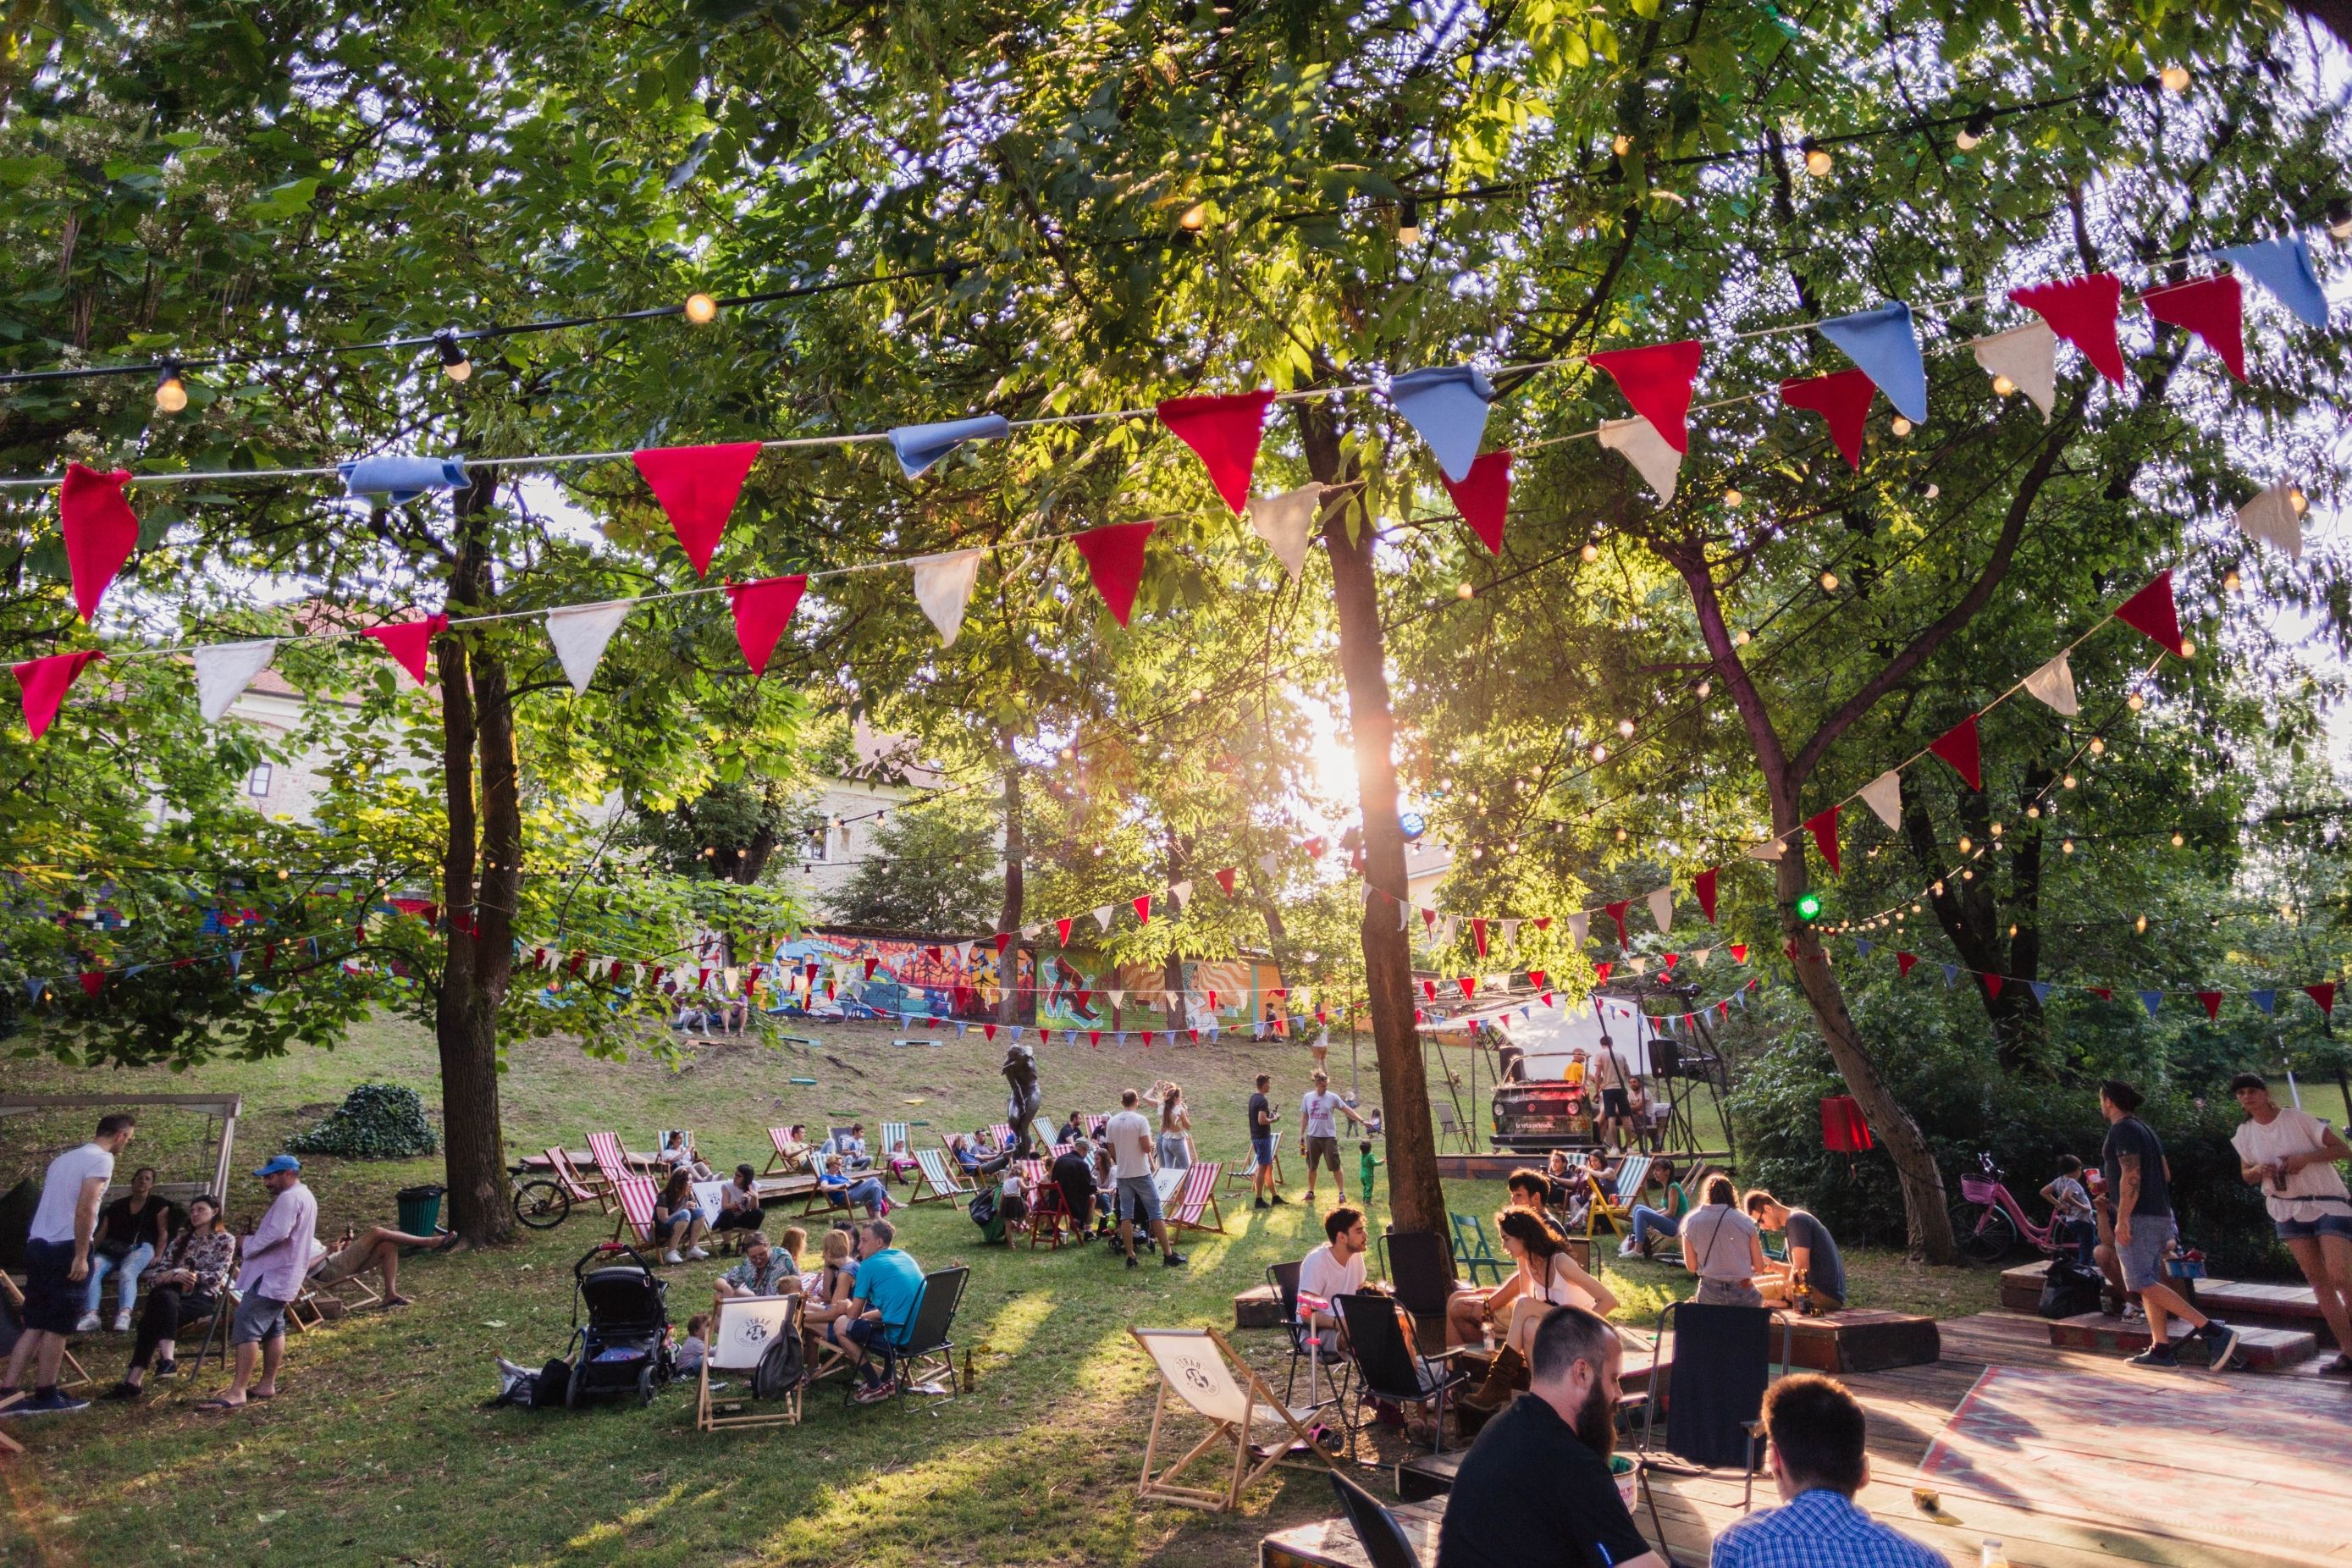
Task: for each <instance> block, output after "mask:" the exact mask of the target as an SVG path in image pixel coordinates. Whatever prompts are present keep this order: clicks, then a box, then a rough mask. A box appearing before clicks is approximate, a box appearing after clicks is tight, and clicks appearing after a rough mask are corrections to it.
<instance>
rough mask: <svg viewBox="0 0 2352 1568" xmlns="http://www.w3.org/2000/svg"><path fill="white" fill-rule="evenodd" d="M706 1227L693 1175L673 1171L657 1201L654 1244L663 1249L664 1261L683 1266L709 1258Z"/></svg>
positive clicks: (655, 1203) (655, 1204)
mask: <svg viewBox="0 0 2352 1568" xmlns="http://www.w3.org/2000/svg"><path fill="white" fill-rule="evenodd" d="M704 1228H705V1227H704V1226H703V1222H702V1211H701V1209H700V1208H698V1207H697V1206H696V1205H695V1201H694V1178H693V1176H691V1175H689V1174H688V1173H686V1172H684V1171H672V1172H671V1173H669V1180H668V1181H667V1182H665V1183H663V1184H662V1190H661V1196H659V1197H657V1198H656V1199H655V1200H654V1224H653V1237H654V1245H655V1246H656V1247H660V1248H661V1249H662V1261H663V1262H664V1263H683V1262H686V1261H688V1260H689V1259H692V1260H696V1261H699V1260H700V1259H702V1258H708V1257H709V1256H710V1254H709V1253H708V1252H705V1251H704V1250H703V1249H702V1247H701V1245H700V1243H701V1241H702V1237H703V1232H704Z"/></svg>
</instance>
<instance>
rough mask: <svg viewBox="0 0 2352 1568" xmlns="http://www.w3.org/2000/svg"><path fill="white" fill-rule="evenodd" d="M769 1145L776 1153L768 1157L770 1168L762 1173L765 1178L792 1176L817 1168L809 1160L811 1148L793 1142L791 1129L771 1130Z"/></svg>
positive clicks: (769, 1130)
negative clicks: (780, 1174) (777, 1175)
mask: <svg viewBox="0 0 2352 1568" xmlns="http://www.w3.org/2000/svg"><path fill="white" fill-rule="evenodd" d="M768 1143H769V1146H770V1147H771V1148H772V1149H773V1150H774V1151H775V1152H774V1153H772V1154H770V1155H769V1156H768V1168H767V1169H766V1170H764V1171H762V1172H761V1173H760V1174H761V1175H763V1176H772V1175H776V1174H779V1173H782V1174H783V1175H792V1174H793V1173H797V1172H802V1171H811V1170H814V1168H815V1167H814V1162H812V1161H811V1160H810V1158H809V1146H808V1145H807V1144H805V1143H795V1142H793V1130H792V1129H791V1128H789V1127H771V1128H769V1129H768Z"/></svg>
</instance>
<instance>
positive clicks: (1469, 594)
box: [1454, 583, 1478, 599]
mask: <svg viewBox="0 0 2352 1568" xmlns="http://www.w3.org/2000/svg"><path fill="white" fill-rule="evenodd" d="M1477 596H1478V590H1477V589H1475V588H1473V587H1472V586H1471V585H1470V584H1467V583H1456V584H1454V597H1455V598H1457V599H1475V598H1476V597H1477Z"/></svg>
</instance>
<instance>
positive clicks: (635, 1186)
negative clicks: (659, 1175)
mask: <svg viewBox="0 0 2352 1568" xmlns="http://www.w3.org/2000/svg"><path fill="white" fill-rule="evenodd" d="M613 1190H614V1194H615V1196H616V1198H617V1200H618V1202H619V1203H620V1205H621V1212H620V1214H619V1215H617V1216H616V1217H615V1218H614V1221H613V1239H614V1241H632V1242H635V1244H636V1245H637V1246H639V1247H646V1248H648V1249H650V1248H651V1247H653V1245H654V1198H655V1193H654V1184H653V1179H652V1178H651V1177H649V1176H623V1177H622V1178H621V1179H620V1180H619V1181H617V1182H615V1183H614V1184H613Z"/></svg>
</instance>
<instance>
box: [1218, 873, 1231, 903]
mask: <svg viewBox="0 0 2352 1568" xmlns="http://www.w3.org/2000/svg"><path fill="white" fill-rule="evenodd" d="M1234 869H1235V868H1234V867H1231V866H1228V867H1226V868H1224V869H1223V870H1222V871H1219V872H1218V873H1217V886H1219V887H1220V888H1223V889H1224V890H1225V897H1227V898H1229V899H1230V898H1232V897H1233V896H1234Z"/></svg>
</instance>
